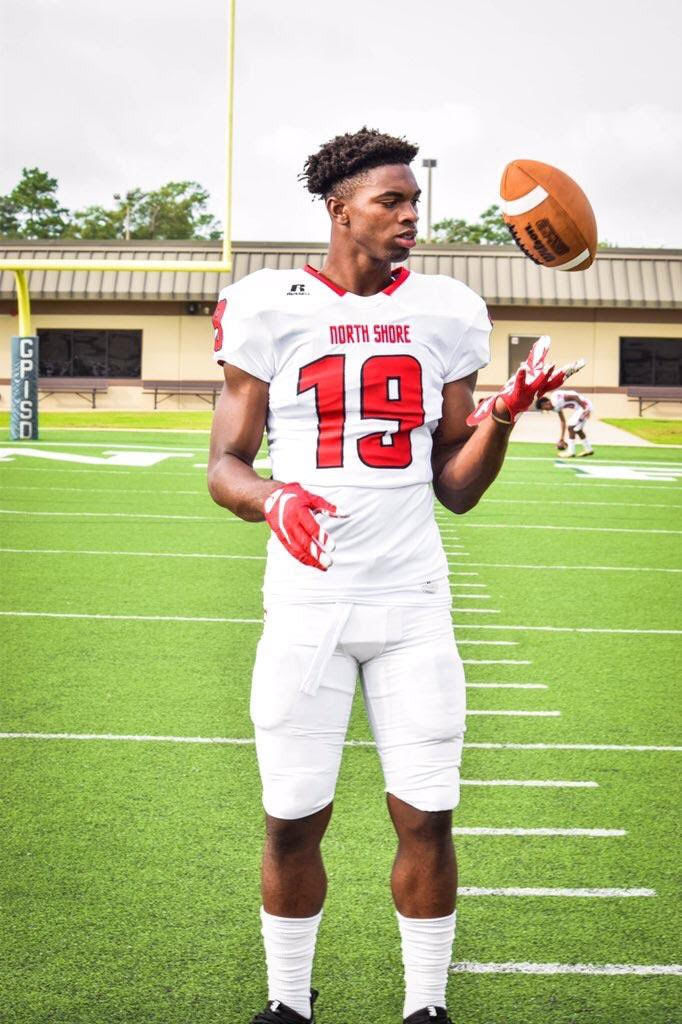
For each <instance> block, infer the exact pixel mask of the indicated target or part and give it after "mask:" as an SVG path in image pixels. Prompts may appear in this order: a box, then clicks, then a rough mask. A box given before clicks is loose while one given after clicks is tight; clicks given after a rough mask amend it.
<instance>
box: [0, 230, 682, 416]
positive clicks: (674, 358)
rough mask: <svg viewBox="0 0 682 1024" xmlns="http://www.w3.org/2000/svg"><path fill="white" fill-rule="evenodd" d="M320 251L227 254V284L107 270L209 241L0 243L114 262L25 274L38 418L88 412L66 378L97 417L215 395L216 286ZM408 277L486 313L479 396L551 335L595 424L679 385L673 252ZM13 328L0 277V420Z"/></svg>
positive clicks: (282, 248)
mask: <svg viewBox="0 0 682 1024" xmlns="http://www.w3.org/2000/svg"><path fill="white" fill-rule="evenodd" d="M324 252H325V246H324V245H318V244H314V243H311V244H304V243H291V244H290V243H267V242H257V243H256V242H254V243H247V242H241V243H236V244H235V246H234V268H233V275H216V274H213V273H196V274H188V273H168V274H166V273H164V274H159V273H145V272H140V273H128V272H117V271H116V269H115V261H116V260H117V259H121V258H123V257H125V258H126V259H130V258H137V259H148V258H153V259H159V258H162V259H163V258H165V259H170V260H174V259H183V260H186V259H192V260H196V261H197V262H199V263H200V262H201V261H204V260H215V259H217V258H218V257H219V252H218V247H217V245H216V244H214V243H208V242H116V243H111V242H71V243H68V242H61V241H54V242H22V243H12V244H10V243H7V242H4V243H0V253H2V256H3V257H5V258H12V257H26V258H28V257H33V258H40V259H49V258H54V259H57V258H69V259H73V258H79V259H93V258H97V259H102V258H106V259H111V261H112V270H111V272H109V271H106V272H99V271H88V270H83V271H82V272H81V271H34V272H32V273H31V274H30V276H29V283H30V290H31V298H32V312H33V329H34V332H35V333H37V334H38V335H39V336H40V339H41V344H40V358H41V390H42V391H43V397H42V398H41V408H45V409H86V408H88V406H89V404H90V398H89V397H88V393H87V392H81V394H85V395H86V397H79V395H78V394H76V393H75V392H72V391H69V390H66V389H67V388H68V386H69V378H79V379H81V380H82V379H83V378H89V379H90V378H92V379H93V380H94V381H95V382H96V383H97V385H98V388H99V389H100V390H98V393H97V397H96V402H97V408H98V409H100V408H101V409H121V410H122V409H131V410H142V409H152V408H153V407H154V401H155V398H154V393H153V391H152V390H150V388H149V382H150V381H157V382H158V381H163V382H169V389H168V390H172V386H173V383H174V382H180V381H184V382H199V381H200V382H204V385H205V386H206V385H208V384H209V383H210V382H214V381H215V382H216V384H219V382H220V379H221V373H220V369H219V367H217V366H216V365H215V363H214V362H213V360H212V358H211V349H212V331H211V323H210V315H211V313H212V311H213V306H214V304H215V298H216V295H217V293H218V291H219V289H220V288H222V287H224V285H226V284H228V283H229V282H230V280H231V279H234V280H238V279H239V278H241V277H243V276H244V275H245V274H249V273H251V272H252V271H254V270H258V269H260V268H261V267H274V268H290V267H303V266H304V265H305V264H306V263H310V264H311V265H312V266H313V267H317V268H319V267H320V266H321V264H322V260H323V258H324ZM409 267H410V269H412V270H414V271H418V272H420V273H426V274H446V275H448V276H451V277H456V278H458V279H459V280H461V281H464V282H465V283H466V284H468V285H469V286H470V287H471V288H473V289H474V290H475V291H477V292H479V293H480V294H481V295H483V297H484V298H485V300H486V302H487V303H488V307H489V309H490V314H491V317H492V319H493V322H494V330H493V336H492V360H491V363H490V365H489V366H488V367H486V369H485V370H483V371H481V373H480V375H479V391H480V392H481V393H485V392H486V391H489V390H493V389H496V388H497V387H498V386H500V385H501V384H503V383H504V381H505V380H506V379H507V377H508V376H509V374H510V372H511V371H512V370H513V369H515V368H516V366H518V364H519V362H520V361H521V360H522V358H523V357H524V356H525V354H526V352H527V349H528V347H529V345H530V343H531V342H532V340H534V339H535V338H536V337H537V336H539V335H540V334H549V335H551V338H552V356H553V359H554V360H555V361H556V362H557V363H559V364H562V363H564V362H570V361H572V360H574V359H576V358H578V357H579V356H584V357H585V358H586V359H587V366H586V367H585V369H583V370H582V371H581V372H580V374H579V375H578V376H577V377H576V378H575V379H574V380H575V387H577V388H578V389H579V390H580V391H582V392H584V393H585V394H587V395H589V396H591V397H592V399H593V401H594V403H595V407H596V412H597V414H598V415H601V416H634V415H637V412H638V405H637V402H636V401H633V400H631V399H628V387H632V386H640V387H642V386H645V387H655V388H660V389H661V393H664V392H665V391H667V390H669V389H670V388H671V387H673V388H674V387H677V388H681V387H682V250H671V249H606V250H601V251H600V253H599V256H598V258H597V260H596V261H595V263H594V264H593V266H592V267H591V268H590V269H589V270H588V271H587V272H585V273H576V274H571V273H564V274H562V273H561V272H560V271H552V270H545V269H540V268H539V267H537V266H535V265H534V264H533V263H532V262H531V261H530V260H528V259H527V258H526V257H525V256H523V255H522V254H521V253H520V252H519V251H518V250H517V249H516V248H514V247H513V246H483V247H481V246H444V245H425V246H421V247H418V248H417V249H415V250H413V252H412V254H411V256H410V260H409ZM17 330H18V324H17V303H16V297H15V294H14V281H13V275H12V274H11V273H9V272H5V273H3V274H1V275H0V409H5V410H6V409H8V408H9V400H10V394H9V376H10V354H9V353H10V338H11V337H12V335H14V334H16V333H17ZM50 380H52V381H57V380H58V381H59V388H60V390H58V391H57V392H56V393H53V394H51V395H49V394H48V391H49V390H50V389H49V383H50ZM145 382H146V383H147V386H146V387H145V386H144V385H145ZM62 389H64V390H62ZM197 390H199V389H197ZM206 397H207V396H206V395H205V398H206ZM161 398H163V395H162V394H161V393H159V394H158V395H157V399H161ZM208 398H209V400H210V392H209V393H208ZM160 407H161V408H162V409H180V408H182V409H190V408H192V409H200V408H203V409H205V408H207V406H206V404H205V400H204V399H202V398H199V397H197V395H195V394H192V393H188V394H184V395H172V394H171V395H168V396H167V397H165V398H163V401H162V404H161V405H160ZM645 414H646V415H647V416H656V417H675V416H681V415H682V404H673V403H672V402H668V403H665V402H659V403H658V404H656V405H655V406H653V407H651V408H649V409H647V411H646V413H645Z"/></svg>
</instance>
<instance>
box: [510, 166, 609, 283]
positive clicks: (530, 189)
mask: <svg viewBox="0 0 682 1024" xmlns="http://www.w3.org/2000/svg"><path fill="white" fill-rule="evenodd" d="M500 197H501V198H502V203H503V205H502V215H503V217H504V220H505V223H506V225H507V227H508V228H509V230H510V232H511V236H512V238H513V239H514V241H515V242H516V244H517V245H518V247H519V249H521V251H522V252H524V253H525V254H526V256H528V257H530V259H532V260H533V262H534V263H538V264H539V265H540V266H541V267H552V268H553V269H555V270H587V268H588V267H589V266H591V264H592V261H593V260H594V257H595V255H596V252H597V222H596V220H595V218H594V212H593V210H592V207H591V206H590V202H589V199H588V198H587V196H586V195H585V193H584V192H583V190H582V189H581V188H580V186H579V185H577V184H576V183H575V181H573V178H569V176H568V175H567V174H564V172H563V171H560V170H558V169H557V168H556V167H550V165H549V164H541V163H540V162H539V161H538V160H512V162H511V163H510V164H507V166H506V167H505V169H504V172H503V174H502V181H501V182H500Z"/></svg>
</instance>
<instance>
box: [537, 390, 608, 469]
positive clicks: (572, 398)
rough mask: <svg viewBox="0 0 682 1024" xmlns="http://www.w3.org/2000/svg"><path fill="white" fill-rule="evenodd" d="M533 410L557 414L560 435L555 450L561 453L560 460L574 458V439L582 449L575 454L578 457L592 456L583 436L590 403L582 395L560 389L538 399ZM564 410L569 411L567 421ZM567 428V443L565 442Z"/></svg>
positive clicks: (589, 445) (590, 407)
mask: <svg viewBox="0 0 682 1024" xmlns="http://www.w3.org/2000/svg"><path fill="white" fill-rule="evenodd" d="M535 408H536V409H538V410H539V411H540V412H545V411H550V410H552V409H553V410H554V412H556V413H558V415H559V420H560V422H561V434H560V435H559V440H558V442H557V448H558V449H559V451H560V452H561V457H562V458H564V459H572V458H573V457H574V455H575V454H576V450H575V439H576V437H577V438H579V439H580V441H581V443H582V449H583V450H582V451H581V452H578V453H577V454H578V457H580V456H581V455H583V456H584V455H594V448H593V447H592V445H591V444H590V442H589V441H588V440H587V437H586V436H585V424H586V423H587V420H588V419H589V417H590V414H591V412H592V403H591V402H590V401H589V400H588V399H587V398H585V396H584V395H581V394H579V393H578V392H577V391H569V390H566V389H563V388H562V389H560V390H557V391H552V392H551V394H548V395H545V396H543V397H541V398H538V400H537V401H536V403H535ZM564 409H568V410H569V418H568V421H567V420H566V417H565V416H564ZM567 427H568V441H566V428H567Z"/></svg>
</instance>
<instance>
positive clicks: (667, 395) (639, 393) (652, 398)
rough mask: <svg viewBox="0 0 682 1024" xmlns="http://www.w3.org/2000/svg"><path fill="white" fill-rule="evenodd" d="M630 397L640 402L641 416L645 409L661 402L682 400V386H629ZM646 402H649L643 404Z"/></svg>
mask: <svg viewBox="0 0 682 1024" xmlns="http://www.w3.org/2000/svg"><path fill="white" fill-rule="evenodd" d="M628 398H630V399H634V400H636V401H637V402H639V415H640V416H641V415H642V413H643V412H644V411H645V409H650V408H651V407H652V406H653V405H657V404H658V403H659V402H682V388H677V387H660V388H653V387H647V388H640V387H636V388H628ZM644 402H646V403H647V404H646V405H643V404H642V403H644Z"/></svg>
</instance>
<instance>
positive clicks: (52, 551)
mask: <svg viewBox="0 0 682 1024" xmlns="http://www.w3.org/2000/svg"><path fill="white" fill-rule="evenodd" d="M0 553H4V554H11V555H115V556H116V557H120V556H121V555H129V556H131V557H135V558H227V559H230V560H234V561H240V562H243V561H246V562H264V561H265V555H223V554H216V553H213V552H201V551H189V552H186V553H183V552H178V551H89V550H87V549H80V548H79V549H78V550H74V549H73V548H0Z"/></svg>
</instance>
